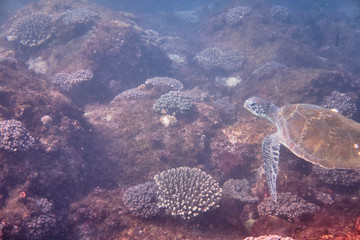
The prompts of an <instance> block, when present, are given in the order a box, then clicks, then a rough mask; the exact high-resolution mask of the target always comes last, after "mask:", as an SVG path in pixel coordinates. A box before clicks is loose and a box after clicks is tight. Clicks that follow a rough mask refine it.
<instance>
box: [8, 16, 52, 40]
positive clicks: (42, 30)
mask: <svg viewBox="0 0 360 240" xmlns="http://www.w3.org/2000/svg"><path fill="white" fill-rule="evenodd" d="M53 21H54V20H53V18H52V17H51V16H49V15H47V14H43V13H34V14H31V15H28V16H25V17H23V18H21V19H19V20H17V21H16V22H15V23H14V24H13V25H12V26H11V28H10V30H9V31H8V33H7V39H8V41H17V42H19V43H21V44H22V45H24V46H26V47H35V46H39V45H41V44H42V43H44V42H45V41H47V40H48V39H49V38H50V37H51V35H52V33H53V31H54V30H53Z"/></svg>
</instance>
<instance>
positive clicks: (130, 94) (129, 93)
mask: <svg viewBox="0 0 360 240" xmlns="http://www.w3.org/2000/svg"><path fill="white" fill-rule="evenodd" d="M147 97H149V94H148V93H147V92H145V91H143V90H140V89H137V88H132V89H128V90H125V91H123V92H121V93H119V94H118V95H116V96H115V97H114V99H113V100H112V101H111V103H115V102H118V101H122V100H124V99H145V98H147Z"/></svg>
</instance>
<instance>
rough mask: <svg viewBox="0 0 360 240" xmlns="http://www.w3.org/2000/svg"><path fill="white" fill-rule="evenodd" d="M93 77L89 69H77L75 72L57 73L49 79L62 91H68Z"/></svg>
mask: <svg viewBox="0 0 360 240" xmlns="http://www.w3.org/2000/svg"><path fill="white" fill-rule="evenodd" d="M92 78H93V73H92V72H91V71H90V70H83V69H80V70H77V71H76V72H75V73H72V74H67V73H58V74H56V75H55V76H53V77H52V78H51V79H50V80H51V82H53V83H54V84H56V85H58V86H59V87H60V88H61V90H63V91H70V90H71V89H73V88H74V87H77V86H79V85H80V84H82V83H84V82H88V81H90V80H91V79H92Z"/></svg>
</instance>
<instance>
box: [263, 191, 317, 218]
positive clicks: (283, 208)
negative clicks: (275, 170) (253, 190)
mask: <svg viewBox="0 0 360 240" xmlns="http://www.w3.org/2000/svg"><path fill="white" fill-rule="evenodd" d="M319 209H320V207H319V206H317V205H315V204H313V203H310V202H307V201H305V200H304V199H302V198H300V197H298V196H297V195H295V194H293V193H289V192H288V193H278V198H277V202H274V200H272V199H271V197H270V198H266V199H265V200H264V201H263V202H262V203H260V204H259V205H258V213H259V214H260V215H271V216H279V217H285V218H287V219H289V220H293V219H295V218H296V217H299V216H301V215H303V214H311V213H314V212H316V211H318V210H319Z"/></svg>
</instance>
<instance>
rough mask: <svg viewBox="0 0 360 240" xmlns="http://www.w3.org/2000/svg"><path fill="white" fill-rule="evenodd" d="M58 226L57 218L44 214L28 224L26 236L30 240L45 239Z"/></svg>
mask: <svg viewBox="0 0 360 240" xmlns="http://www.w3.org/2000/svg"><path fill="white" fill-rule="evenodd" d="M55 226H56V218H55V215H53V214H48V215H45V214H42V215H39V216H35V217H33V218H31V219H30V221H29V222H28V223H27V224H26V236H27V237H28V238H29V239H44V237H45V236H46V235H47V234H49V233H50V232H51V231H52V230H53V229H54V228H55Z"/></svg>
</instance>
